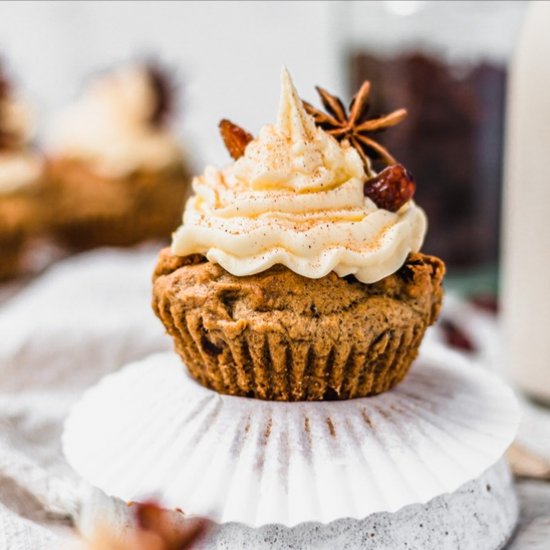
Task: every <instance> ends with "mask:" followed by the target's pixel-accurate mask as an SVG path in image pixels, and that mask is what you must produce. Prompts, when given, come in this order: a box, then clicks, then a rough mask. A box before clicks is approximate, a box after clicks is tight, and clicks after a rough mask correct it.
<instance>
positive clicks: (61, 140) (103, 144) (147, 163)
mask: <svg viewBox="0 0 550 550" xmlns="http://www.w3.org/2000/svg"><path fill="white" fill-rule="evenodd" d="M170 94H171V86H170V83H169V80H168V78H167V75H166V74H165V73H164V72H163V71H162V70H161V69H160V68H159V67H157V66H153V65H137V66H127V67H123V68H120V69H118V70H114V71H111V72H108V73H105V74H102V75H101V76H99V77H96V78H95V80H93V81H92V83H91V84H90V86H89V87H88V89H87V90H86V91H85V93H84V94H83V96H82V97H81V98H80V99H79V100H78V101H76V102H75V103H74V104H72V105H70V106H69V107H68V108H67V109H66V110H65V111H64V112H62V113H61V114H60V115H59V116H58V118H57V120H55V121H54V123H53V128H52V133H51V136H50V149H51V152H52V154H53V155H55V156H57V157H61V158H67V159H74V160H78V161H82V162H84V163H86V164H87V165H88V166H89V167H90V168H91V169H92V170H93V171H94V172H96V173H97V174H99V175H101V176H104V177H107V178H123V177H125V176H128V175H129V174H131V173H134V172H136V171H141V170H143V171H153V172H154V171H158V170H163V169H165V168H168V167H170V166H173V165H177V164H179V163H180V162H181V158H182V150H181V147H180V145H179V143H178V140H177V139H176V137H175V136H174V135H173V134H172V132H171V131H170V129H169V128H168V126H167V122H168V120H167V118H168V115H169V114H170V112H169V107H170V98H171V95H170Z"/></svg>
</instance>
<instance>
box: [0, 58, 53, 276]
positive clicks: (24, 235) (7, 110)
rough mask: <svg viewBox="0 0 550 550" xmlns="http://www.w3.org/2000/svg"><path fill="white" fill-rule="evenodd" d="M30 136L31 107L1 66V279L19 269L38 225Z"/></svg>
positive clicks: (38, 169)
mask: <svg viewBox="0 0 550 550" xmlns="http://www.w3.org/2000/svg"><path fill="white" fill-rule="evenodd" d="M0 69H1V68H0ZM31 137H32V124H31V116H30V109H29V107H28V106H27V105H26V103H25V102H24V101H23V100H21V99H20V98H18V97H16V96H15V94H14V93H13V90H12V88H11V86H10V85H9V82H8V80H7V78H6V77H5V76H4V75H3V73H2V72H1V70H0V250H2V258H1V261H0V279H5V278H8V277H12V276H14V275H17V274H18V273H19V272H20V270H21V267H22V265H21V259H22V253H23V249H24V245H25V243H26V242H27V239H28V237H29V236H31V235H33V234H34V233H35V232H36V231H37V230H38V228H39V227H40V220H41V215H40V208H39V199H40V196H41V193H42V191H43V187H42V175H43V161H42V157H41V155H39V154H38V153H37V152H36V151H35V150H34V149H33V148H32V146H31Z"/></svg>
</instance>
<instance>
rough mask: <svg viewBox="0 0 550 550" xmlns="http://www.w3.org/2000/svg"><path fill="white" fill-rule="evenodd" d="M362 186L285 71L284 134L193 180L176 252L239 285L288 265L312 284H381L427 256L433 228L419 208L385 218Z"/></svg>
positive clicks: (354, 156) (351, 153)
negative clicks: (411, 259) (337, 279)
mask: <svg viewBox="0 0 550 550" xmlns="http://www.w3.org/2000/svg"><path fill="white" fill-rule="evenodd" d="M364 181H365V173H364V170H363V165H362V161H361V159H360V157H359V155H358V153H357V151H355V149H353V148H352V147H351V146H350V145H349V144H347V143H345V142H344V143H342V144H340V143H338V142H337V141H336V140H335V139H334V138H333V137H332V136H329V135H328V134H327V133H326V132H324V131H323V130H322V129H320V128H318V127H317V126H316V125H315V123H314V121H313V119H312V118H311V117H310V116H309V115H308V114H307V113H306V112H305V110H304V108H303V105H302V102H301V101H300V99H299V97H298V95H297V92H296V90H295V88H294V86H293V84H292V81H291V80H290V76H289V75H288V73H287V72H286V70H285V71H283V75H282V97H281V104H280V108H279V117H278V122H277V125H275V126H265V127H264V128H262V129H261V131H260V134H259V136H258V138H257V139H255V140H254V141H252V142H251V143H250V144H249V145H248V146H247V148H246V151H245V154H244V156H243V157H241V158H240V159H239V160H238V161H237V162H236V163H235V164H233V165H231V166H229V167H227V168H225V169H223V170H218V169H216V168H213V167H208V168H207V169H206V171H205V173H204V174H203V175H202V176H199V177H197V178H195V180H194V182H193V188H194V190H195V195H194V196H192V197H191V198H190V199H189V200H188V202H187V205H186V208H185V212H184V218H183V225H182V226H181V227H180V228H179V229H178V230H177V231H176V232H175V233H174V236H173V242H172V250H173V252H174V254H177V255H181V256H184V255H187V254H192V253H200V254H204V255H205V256H206V257H207V258H208V259H209V260H210V261H212V262H217V263H219V264H220V265H221V266H222V267H223V268H224V269H226V270H227V271H229V272H230V273H232V274H233V275H237V276H245V275H252V274H254V273H259V272H261V271H264V270H266V269H268V268H270V267H271V266H273V265H275V264H283V265H285V266H287V267H288V268H289V269H291V270H293V271H295V272H296V273H298V274H300V275H303V276H305V277H310V278H319V277H323V276H324V275H326V274H327V273H329V272H330V271H335V272H336V273H337V274H338V275H339V276H341V277H344V276H346V275H349V274H354V275H355V276H356V277H357V279H358V280H359V281H361V282H363V283H372V282H375V281H378V280H380V279H382V278H384V277H386V276H387V275H390V274H391V273H393V272H395V271H396V270H397V269H399V268H400V267H401V265H403V263H404V261H405V259H406V257H407V255H408V254H409V253H410V252H411V251H414V252H416V251H418V250H419V248H420V246H421V244H422V241H423V238H424V234H425V231H426V218H425V215H424V213H423V211H422V210H421V209H420V208H418V207H417V206H416V205H415V204H414V202H413V201H409V202H408V203H407V204H405V205H404V206H403V207H402V208H401V209H400V210H399V211H398V212H390V211H388V210H384V209H381V208H378V207H377V206H376V205H375V204H374V203H373V202H372V201H371V200H370V199H368V198H366V197H365V196H364V194H363V185H364Z"/></svg>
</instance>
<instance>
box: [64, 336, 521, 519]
mask: <svg viewBox="0 0 550 550" xmlns="http://www.w3.org/2000/svg"><path fill="white" fill-rule="evenodd" d="M517 424H518V411H517V404H516V401H515V398H514V397H513V394H512V392H511V391H510V390H509V389H508V388H507V387H505V386H504V385H503V384H502V383H501V382H500V381H499V380H498V379H497V378H496V377H495V376H494V375H492V374H489V373H486V372H483V371H481V370H477V369H472V368H470V367H469V365H468V364H467V362H465V360H464V359H463V358H462V357H460V356H458V355H457V354H455V353H453V352H450V351H447V350H445V349H444V348H440V347H437V346H436V347H431V348H430V349H428V350H424V354H423V357H422V358H421V359H420V360H419V361H418V362H417V364H416V365H415V366H414V368H413V370H412V372H411V373H410V375H409V376H408V378H407V379H406V380H405V381H404V382H403V383H402V384H401V385H400V386H398V387H397V388H396V389H395V390H393V391H391V392H388V393H385V394H382V395H379V396H375V397H371V398H362V399H355V400H350V401H334V402H308V403H305V402H301V403H281V402H268V401H259V400H253V399H245V398H239V397H231V396H223V395H219V394H217V393H214V392H212V391H211V390H208V389H205V388H203V387H202V386H200V385H198V384H197V383H196V382H195V381H193V380H192V379H191V378H190V377H189V376H188V375H187V374H186V371H185V369H184V368H183V366H182V364H181V362H180V360H179V358H178V357H177V356H175V355H174V354H171V353H165V354H156V355H153V356H151V357H149V358H147V359H145V360H143V361H141V362H138V363H134V364H131V365H128V366H127V367H125V368H124V369H123V370H122V371H120V372H118V373H116V374H113V375H110V376H108V377H106V378H105V379H104V380H103V381H101V382H100V383H99V384H98V385H97V386H96V387H94V388H92V389H91V390H89V391H88V392H87V393H86V394H85V395H84V397H83V398H82V400H81V401H80V402H79V403H78V404H77V405H76V406H75V408H74V409H73V411H72V414H71V415H70V417H69V418H68V420H67V422H66V426H65V433H64V437H63V446H64V452H65V455H66V457H67V459H68V461H69V463H70V464H71V465H72V466H73V467H74V468H75V470H76V471H77V472H79V473H80V474H81V475H82V476H83V477H84V478H85V479H87V480H88V481H90V482H91V483H92V484H94V485H96V486H98V487H99V488H101V489H102V490H104V491H105V492H106V493H108V494H111V495H114V496H118V497H120V498H122V499H125V500H128V501H130V500H139V499H142V498H144V497H148V496H157V497H159V498H161V499H162V502H163V503H164V504H165V505H166V506H167V507H173V508H176V507H179V508H182V509H183V510H185V511H186V512H187V513H189V514H191V515H202V516H207V517H210V518H212V519H214V520H216V521H218V522H222V523H226V522H238V523H242V524H245V525H248V526H251V527H259V526H262V525H266V524H282V525H285V526H293V525H296V524H299V523H303V522H320V523H328V522H331V521H334V520H336V519H339V518H355V519H360V518H365V517H366V516H369V515H370V514H374V513H377V512H394V511H396V510H399V509H400V508H402V507H404V506H407V505H410V504H413V503H422V502H428V501H429V500H431V499H433V498H434V497H437V496H439V495H442V494H445V493H450V492H453V491H455V490H456V489H457V488H459V487H461V486H462V485H464V484H465V483H467V482H468V481H471V480H473V479H476V478H478V477H479V476H480V475H481V474H483V472H485V471H486V470H487V469H488V468H489V467H491V466H493V465H494V464H495V463H496V462H497V461H498V460H499V459H500V458H501V457H502V455H503V453H504V451H505V450H506V448H507V447H508V446H509V444H510V443H511V442H512V439H513V437H514V434H515V432H516V428H517Z"/></svg>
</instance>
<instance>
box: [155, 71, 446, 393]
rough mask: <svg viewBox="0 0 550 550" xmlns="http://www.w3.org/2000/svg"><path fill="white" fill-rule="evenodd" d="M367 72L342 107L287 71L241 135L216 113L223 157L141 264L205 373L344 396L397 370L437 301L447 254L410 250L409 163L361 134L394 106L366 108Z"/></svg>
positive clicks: (184, 351)
mask: <svg viewBox="0 0 550 550" xmlns="http://www.w3.org/2000/svg"><path fill="white" fill-rule="evenodd" d="M369 87H370V84H369V83H368V82H366V83H365V84H364V85H363V86H362V87H361V89H360V90H359V92H358V94H357V95H356V96H355V98H354V100H353V102H352V104H351V107H350V110H349V113H348V112H347V111H346V109H345V108H344V107H343V104H342V102H341V101H340V100H339V99H338V98H336V97H334V96H332V95H330V94H329V93H328V92H326V91H325V90H323V89H320V88H319V89H318V91H319V93H320V95H321V99H322V102H323V104H324V106H325V108H326V109H327V111H328V112H327V113H324V112H322V111H320V110H317V109H316V108H314V107H312V106H311V105H309V104H307V103H304V102H302V101H301V100H300V98H299V97H298V94H297V92H296V90H295V88H294V86H293V84H292V81H291V79H290V76H289V75H288V73H287V72H286V71H283V74H282V93H281V100H280V105H279V114H278V119H277V123H276V124H275V125H267V126H264V127H263V128H262V129H261V130H260V132H259V135H258V137H256V138H253V137H252V136H251V135H250V134H248V133H247V132H246V131H244V130H243V129H241V128H239V127H237V126H235V125H234V124H232V123H231V122H229V121H222V123H221V124H220V129H221V131H222V137H223V138H224V141H225V143H226V145H227V146H228V149H229V151H230V153H231V155H232V156H233V158H234V159H235V162H234V163H233V164H231V165H229V166H227V167H226V168H224V169H222V170H219V169H216V168H213V167H208V168H206V170H205V172H204V174H203V175H201V176H198V177H196V178H195V179H194V181H193V189H194V192H195V194H194V195H193V196H192V197H191V198H189V200H188V201H187V204H186V207H185V211H184V216H183V224H182V225H181V226H180V227H179V229H178V230H177V231H176V232H175V233H174V235H173V240H172V246H171V248H170V249H165V250H163V251H162V252H161V254H160V257H159V261H158V264H157V266H156V269H155V273H154V277H153V308H154V310H155V312H156V314H157V316H158V317H159V318H160V319H161V321H162V322H163V324H164V325H165V327H166V329H167V331H168V333H169V334H170V335H171V336H172V337H173V339H174V342H175V348H176V351H177V352H178V354H179V355H180V356H181V358H182V359H183V362H184V363H185V365H186V366H187V368H188V370H189V372H190V373H191V375H192V376H193V377H194V378H195V379H196V380H198V381H199V382H200V383H201V384H203V385H205V386H207V387H209V388H211V389H213V390H216V391H218V392H221V393H226V394H231V395H238V396H245V397H255V398H260V399H267V400H281V401H299V400H330V399H349V398H354V397H363V396H369V395H374V394H378V393H381V392H384V391H387V390H389V389H391V388H392V387H393V386H395V385H396V384H397V383H399V382H400V381H401V380H402V379H403V378H404V377H405V375H406V373H407V371H408V370H409V367H410V366H411V363H412V362H413V360H414V358H415V357H416V355H417V352H418V347H419V345H420V343H421V341H422V338H423V335H424V332H425V330H426V328H427V327H428V326H429V325H431V324H432V323H433V322H434V321H435V319H436V317H437V315H438V312H439V309H440V306H441V300H442V287H441V283H442V279H443V275H444V264H443V262H442V261H441V260H439V259H438V258H435V257H433V256H427V255H425V254H421V253H420V252H419V250H420V247H421V245H422V242H423V239H424V235H425V232H426V218H425V215H424V212H423V211H422V210H421V209H420V208H419V207H418V206H417V205H416V204H415V203H414V201H413V200H412V196H413V193H414V189H415V184H414V181H413V179H412V176H411V175H410V174H409V173H408V172H407V170H406V169H405V168H404V167H403V166H401V165H399V164H397V163H396V162H395V159H393V158H392V157H391V155H390V154H389V152H388V151H386V150H385V149H384V148H383V147H382V146H381V145H380V144H378V143H377V142H376V141H374V139H373V138H372V135H371V133H372V132H374V131H378V130H381V129H385V128H387V127H389V126H392V125H394V124H396V123H397V122H399V120H401V119H402V118H403V116H404V115H405V111H404V110H399V111H395V112H394V113H391V114H390V115H387V116H384V117H379V118H371V119H369V118H368V116H367V112H366V111H367V109H368V103H367V98H368V92H369ZM380 163H382V164H387V165H388V166H387V167H385V168H384V169H382V170H381V171H380V172H378V173H377V171H376V169H375V167H376V166H377V165H378V164H380Z"/></svg>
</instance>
